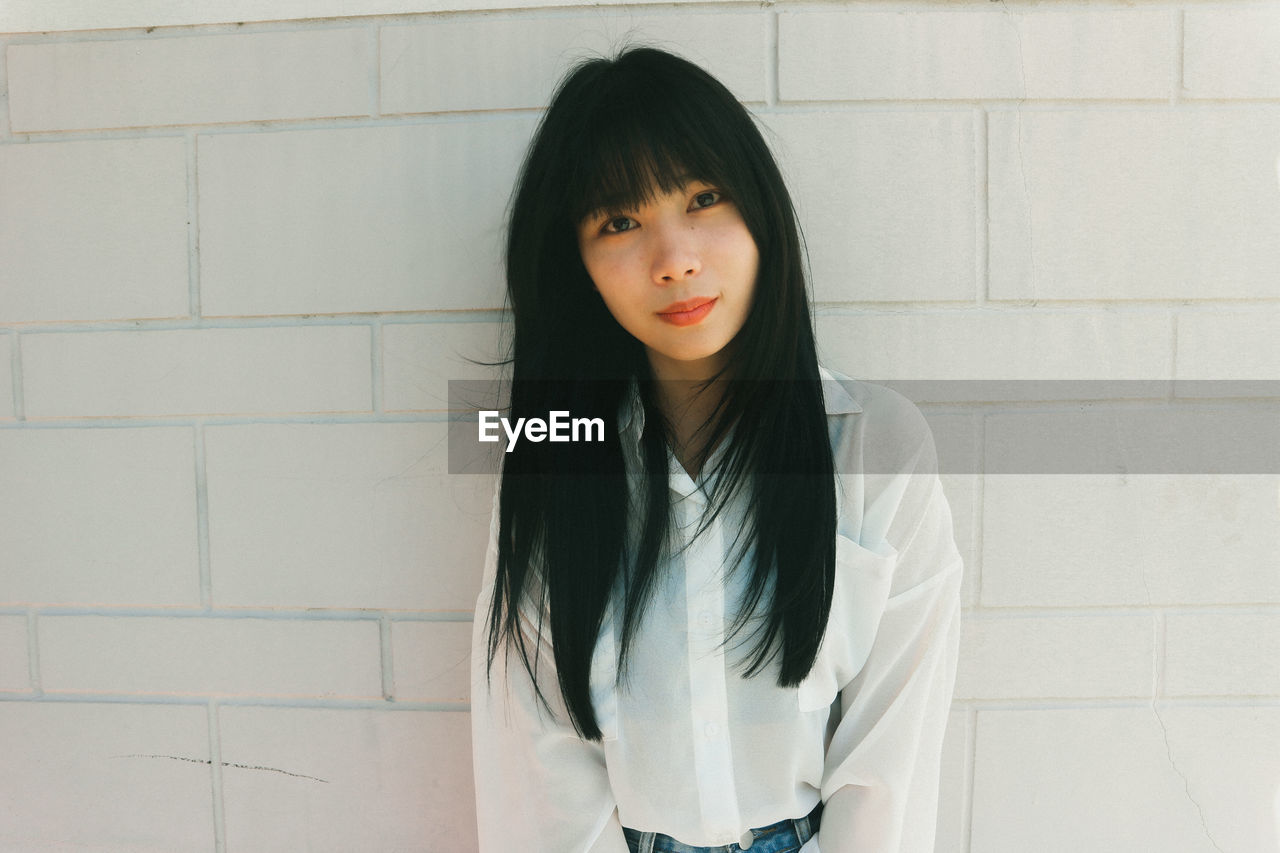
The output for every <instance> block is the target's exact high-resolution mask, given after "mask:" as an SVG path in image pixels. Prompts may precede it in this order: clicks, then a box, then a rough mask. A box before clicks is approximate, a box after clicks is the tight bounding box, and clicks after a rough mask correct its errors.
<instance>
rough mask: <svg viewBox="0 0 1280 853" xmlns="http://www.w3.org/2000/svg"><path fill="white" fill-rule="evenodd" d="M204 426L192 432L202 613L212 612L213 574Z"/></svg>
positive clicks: (198, 578)
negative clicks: (210, 554) (210, 556)
mask: <svg viewBox="0 0 1280 853" xmlns="http://www.w3.org/2000/svg"><path fill="white" fill-rule="evenodd" d="M204 427H205V425H204V424H196V425H195V426H194V428H193V430H192V436H191V440H192V445H193V449H194V453H193V454H192V455H193V456H194V460H193V463H194V465H195V480H196V482H195V487H196V507H195V509H196V519H195V520H196V554H197V563H198V565H197V569H196V574H197V583H198V584H199V590H200V606H201V609H202V613H204V614H206V615H208V614H210V613H211V612H212V610H213V573H212V569H211V568H210V562H209V480H208V469H207V466H206V464H205V458H206V457H205V442H204Z"/></svg>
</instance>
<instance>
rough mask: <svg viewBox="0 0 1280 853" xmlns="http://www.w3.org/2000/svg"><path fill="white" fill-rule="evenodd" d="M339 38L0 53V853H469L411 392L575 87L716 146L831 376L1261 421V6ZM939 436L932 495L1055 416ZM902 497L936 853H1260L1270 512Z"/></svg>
mask: <svg viewBox="0 0 1280 853" xmlns="http://www.w3.org/2000/svg"><path fill="white" fill-rule="evenodd" d="M357 5H358V6H359V8H354V7H353V4H351V3H336V2H332V0H327V2H320V3H317V2H309V3H301V2H298V0H273V2H271V3H260V2H256V0H255V2H253V3H248V2H239V3H226V4H218V8H217V9H216V10H215V9H213V8H212V6H211V5H210V4H200V3H195V2H193V0H180V2H175V3H171V4H165V5H164V8H163V9H161V8H159V7H155V6H154V5H153V6H151V7H150V11H145V10H144V9H143V5H142V4H114V5H113V6H112V8H110V9H108V8H107V7H106V6H102V8H98V6H101V4H97V5H95V4H41V3H34V2H31V0H15V2H14V3H12V4H0V52H3V57H4V61H3V63H0V754H3V755H4V756H5V758H4V760H3V761H0V802H3V803H5V804H6V809H5V813H4V816H3V817H2V818H0V850H23V851H27V850H53V849H62V848H63V847H65V846H66V845H75V846H82V847H86V848H90V849H96V850H103V851H126V850H127V851H133V850H210V851H215V853H222V851H247V850H264V851H265V850H272V851H274V850H291V849H310V850H332V851H346V850H392V849H394V850H405V851H408V850H418V851H434V850H450V851H466V850H472V849H474V847H475V828H474V826H473V820H472V811H471V809H472V806H471V803H472V798H473V791H472V785H471V776H470V757H469V755H470V744H469V737H470V735H469V727H468V722H467V715H466V710H467V701H468V698H469V697H468V679H467V676H466V672H467V660H468V653H469V649H468V645H469V634H470V627H471V626H470V622H469V621H468V619H469V617H470V609H471V607H472V604H473V602H474V600H475V595H476V591H477V585H478V580H479V579H478V574H479V569H480V560H481V555H482V552H483V547H484V537H485V534H486V530H487V524H488V512H489V500H490V495H491V490H492V479H491V478H486V477H481V476H459V475H453V476H451V475H449V474H448V473H447V466H446V460H445V447H446V444H445V429H446V426H445V423H444V421H445V419H446V415H445V412H444V410H445V408H446V405H447V380H449V379H465V378H480V377H485V376H490V375H492V369H490V368H486V367H483V366H478V365H474V364H472V363H471V362H470V361H469V360H468V359H473V360H480V361H494V360H497V359H498V358H499V357H500V356H501V354H502V349H501V341H502V339H503V338H502V336H503V335H504V334H508V333H509V329H508V328H507V327H506V326H505V324H504V319H505V318H504V315H503V313H502V312H501V308H502V305H503V299H504V296H503V291H502V270H501V264H500V250H501V245H502V244H501V241H502V212H503V210H504V207H505V205H506V203H507V199H508V194H509V192H510V189H511V184H512V181H513V178H514V176H515V174H516V171H517V169H518V166H519V162H520V158H521V156H522V154H523V146H524V144H525V142H526V141H527V139H528V137H529V135H530V133H531V132H532V129H533V127H534V125H535V123H536V121H537V119H538V116H539V114H540V109H541V108H542V107H543V106H544V105H545V103H546V101H547V98H548V96H549V94H550V92H551V91H552V88H553V86H554V83H555V81H556V79H557V77H558V76H559V74H560V73H561V71H562V70H563V69H564V68H565V67H567V65H568V64H570V63H572V62H573V61H574V60H576V59H577V58H579V57H581V56H583V55H587V54H589V53H591V52H593V51H601V50H608V49H609V48H611V47H613V46H616V45H619V44H621V43H623V42H625V41H626V40H628V39H633V40H644V41H649V42H651V43H656V44H659V45H664V46H666V47H668V48H670V49H672V50H675V51H677V52H680V53H682V54H684V55H686V56H689V57H690V58H692V59H694V60H696V61H698V62H700V63H702V64H703V65H705V66H706V67H707V68H709V69H710V70H711V71H712V72H713V73H715V74H717V75H718V76H720V77H721V79H723V80H724V81H725V83H726V84H727V85H728V86H729V87H730V88H731V89H732V90H733V91H734V92H735V94H737V95H738V96H739V97H740V98H741V99H743V100H744V101H746V102H748V104H749V105H750V107H751V109H752V110H753V111H754V112H756V113H757V115H759V117H760V118H761V120H762V122H763V123H764V124H765V125H766V126H767V129H768V136H769V139H770V142H771V144H773V145H774V147H775V150H776V151H777V152H778V154H779V157H780V160H781V162H782V166H783V168H784V171H785V172H786V173H787V175H788V178H789V180H790V182H791V186H792V188H793V191H794V194H795V197H796V203H797V207H798V209H799V211H800V215H801V220H802V224H803V227H804V231H805V235H806V238H807V241H808V245H809V249H810V256H811V262H812V271H813V288H814V293H815V298H816V301H817V311H818V315H819V323H818V334H819V341H820V346H821V348H822V351H823V353H824V358H825V359H826V361H827V362H828V363H829V364H830V365H831V366H833V367H835V368H837V369H840V370H843V371H844V372H846V373H850V374H853V375H855V376H861V377H865V378H869V379H913V378H927V379H1027V380H1050V379H1106V380H1118V379H1130V380H1132V379H1144V380H1172V379H1178V380H1184V379H1251V380H1264V379H1276V378H1280V377H1277V371H1280V346H1277V345H1276V344H1275V341H1276V340H1277V336H1278V334H1280V144H1278V143H1277V140H1278V139H1280V112H1277V108H1276V101H1277V99H1280V63H1277V61H1276V50H1275V45H1276V43H1277V40H1280V11H1278V10H1277V9H1276V8H1275V6H1274V4H1273V3H1270V2H1265V0H1223V2H1218V3H1213V4H1201V3H1191V2H1178V0H1146V2H1143V3H1141V4H1092V3H1091V4H1039V5H1027V4H1014V5H1012V6H1009V5H1006V4H992V3H988V2H986V0H959V2H953V3H947V4H932V3H925V2H917V1H916V0H899V1H898V2H888V0H886V2H877V1H876V0H831V2H800V0H796V2H790V0H788V2H780V3H776V4H754V3H739V2H730V0H709V2H693V3H683V2H680V3H661V4H658V3H654V4H644V3H636V2H631V0H618V1H617V2H608V3H603V4H591V5H590V6H587V5H584V4H563V3H560V4H559V5H557V4H556V3H553V2H551V0H514V1H513V2H504V3H502V4H497V3H494V2H492V0H367V2H364V3H361V4H357ZM6 31H7V33H6ZM957 393H958V394H959V397H958V398H957V399H956V400H950V399H945V398H944V399H941V400H939V401H938V402H936V403H934V404H930V405H926V407H925V408H926V414H927V415H928V416H929V418H930V421H931V423H932V424H933V425H934V429H935V431H936V432H937V434H938V436H939V446H940V450H941V452H942V454H943V458H944V460H945V459H947V458H953V456H954V455H958V454H960V453H963V452H969V453H972V454H973V455H974V456H975V458H977V459H979V460H984V461H986V462H987V463H1001V462H1007V461H1008V458H1009V456H1008V454H1010V453H1011V452H1013V451H1011V450H1010V448H1011V446H1013V445H1011V442H1014V444H1016V437H1017V436H1019V435H1027V434H1035V433H1036V432H1037V431H1042V430H1045V429H1047V427H1048V426H1049V425H1054V426H1056V427H1061V426H1062V425H1064V424H1066V425H1068V426H1069V425H1071V424H1073V423H1075V420H1074V419H1075V418H1078V417H1081V418H1082V417H1083V416H1084V415H1085V414H1086V413H1087V412H1086V410H1087V408H1088V407H1087V406H1086V405H1084V404H1080V403H1076V402H1074V401H1073V400H1071V399H1069V398H1065V397H1063V396H1062V393H1061V392H1059V391H1057V390H1055V388H1054V387H1053V386H1052V385H1051V384H1050V383H1043V384H1040V385H1036V386H1035V387H1034V388H1031V389H1029V390H1028V391H1027V392H1026V393H1028V394H1029V396H1028V398H1027V400H1026V402H1025V403H1024V404H1020V405H1018V406H1014V407H1011V408H1005V407H995V408H978V409H976V410H975V409H969V408H965V407H964V406H961V405H959V404H960V403H962V402H963V397H964V393H963V391H960V392H957ZM1188 393H1189V394H1194V393H1199V392H1195V391H1191V392H1188ZM1241 393H1242V394H1245V393H1248V394H1257V393H1263V394H1269V395H1271V396H1274V395H1275V392H1274V390H1267V389H1263V390H1262V391H1258V390H1256V389H1255V390H1252V391H1247V392H1246V391H1242V392H1241ZM1112 449H1115V448H1112ZM1014 450H1016V447H1014ZM1119 450H1120V451H1122V453H1121V459H1122V461H1123V462H1125V463H1126V464H1127V463H1128V462H1129V461H1131V460H1132V459H1133V458H1137V456H1135V455H1134V454H1137V453H1138V452H1139V451H1140V450H1141V448H1140V447H1136V446H1135V447H1128V448H1125V447H1121V448H1119ZM1125 452H1127V453H1129V454H1130V455H1128V456H1126V455H1124V453H1125ZM994 467H999V465H998V464H996V465H995V466H994ZM943 481H944V488H945V489H946V491H947V494H948V497H949V498H950V499H951V502H952V507H953V515H954V519H955V523H956V535H957V539H958V542H959V544H960V547H961V550H962V553H963V554H964V555H965V558H966V576H965V583H964V590H963V596H964V605H965V624H964V631H963V642H962V660H961V664H960V669H959V675H958V682H957V692H956V699H955V703H954V705H953V708H952V712H951V717H950V723H949V727H948V732H947V738H946V743H945V747H944V755H943V776H942V778H943V789H942V801H941V807H940V811H939V816H938V843H937V851H938V853H1003V851H1009V853H1015V852H1016V853H1023V851H1027V850H1034V851H1046V853H1053V852H1054V851H1071V853H1077V851H1109V850H1116V851H1120V850H1123V851H1126V853H1127V851H1144V853H1146V851H1152V853H1154V851H1161V853H1165V851H1174V853H1182V851H1196V853H1200V851H1219V853H1261V851H1264V850H1277V849H1280V818H1278V817H1277V814H1278V813H1277V811H1276V799H1275V797H1276V784H1277V768H1280V752H1277V748H1276V744H1278V743H1280V712H1277V707H1276V706H1277V699H1280V669H1277V665H1276V663H1275V661H1276V660H1280V632H1278V630H1277V627H1276V626H1277V625H1280V524H1278V523H1277V521H1278V520H1280V519H1277V515H1278V513H1280V500H1278V497H1277V496H1278V494H1280V492H1278V489H1280V484H1278V478H1277V476H1276V473H1275V472H1270V473H1264V472H1232V473H1216V474H1198V475H1194V476H1192V475H1185V476H1179V475H1173V474H1159V475H1157V474H1143V473H1137V474H1135V473H1130V472H1127V471H1125V470H1119V469H1118V470H1117V471H1116V472H1115V473H1099V474H1090V475H1085V474H1075V475H1066V474H1000V475H990V476H986V477H982V476H975V475H973V474H972V473H970V472H969V471H967V470H964V471H958V472H954V473H947V474H946V475H945V476H944V478H943Z"/></svg>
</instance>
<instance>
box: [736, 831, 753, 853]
mask: <svg viewBox="0 0 1280 853" xmlns="http://www.w3.org/2000/svg"><path fill="white" fill-rule="evenodd" d="M755 843H756V837H755V834H754V833H752V831H751V830H749V829H748V830H747V831H746V832H744V833H742V837H741V838H739V839H738V846H739V847H741V848H742V849H743V850H746V849H748V848H749V847H750V846H751V845H752V844H755Z"/></svg>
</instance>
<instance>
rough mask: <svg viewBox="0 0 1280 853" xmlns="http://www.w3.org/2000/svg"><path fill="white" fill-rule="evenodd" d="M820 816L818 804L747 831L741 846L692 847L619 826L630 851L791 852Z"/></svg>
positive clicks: (805, 838) (812, 830)
mask: <svg viewBox="0 0 1280 853" xmlns="http://www.w3.org/2000/svg"><path fill="white" fill-rule="evenodd" d="M821 817H822V803H818V804H817V805H816V806H814V807H813V811H811V812H809V814H807V815H805V816H804V817H798V818H792V819H788V820H780V821H778V822H777V823H774V824H770V825H769V826H766V827H763V828H761V829H753V830H751V836H752V837H751V843H750V844H749V845H748V846H747V847H743V846H742V843H741V842H738V843H736V844H725V845H722V846H720V847H694V846H692V845H689V844H681V843H680V842H679V841H676V840H675V839H674V838H672V837H671V836H669V835H662V834H661V833H657V832H640V831H639V830H635V829H628V828H627V827H625V826H624V827H623V828H622V834H623V835H624V836H626V839H627V847H628V848H629V849H630V850H631V853H739V851H741V850H746V849H748V847H749V848H750V850H751V853H795V851H797V850H799V849H800V847H801V845H803V844H804V843H805V842H806V841H808V840H809V839H810V838H812V837H813V835H814V834H815V833H817V831H818V823H819V821H820V819H821Z"/></svg>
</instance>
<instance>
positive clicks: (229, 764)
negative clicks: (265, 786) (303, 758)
mask: <svg viewBox="0 0 1280 853" xmlns="http://www.w3.org/2000/svg"><path fill="white" fill-rule="evenodd" d="M111 757H112V758H168V759H171V760H173V761H190V762H191V763H192V764H208V765H210V766H212V765H213V761H212V760H211V759H208V758H189V757H187V756H185V755H157V754H150V753H131V754H129V755H113V756H111ZM219 764H220V766H222V767H238V768H240V769H241V770H267V771H270V772H272V773H283V774H284V775H286V776H295V777H297V778H299V779H310V780H312V781H313V782H324V783H325V784H326V785H327V784H329V780H328V779H321V778H319V777H318V776H308V775H306V774H305V773H293V772H291V771H289V770H281V769H280V768H279V767H264V766H262V765H261V764H235V763H233V762H230V761H223V762H220V763H219Z"/></svg>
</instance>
